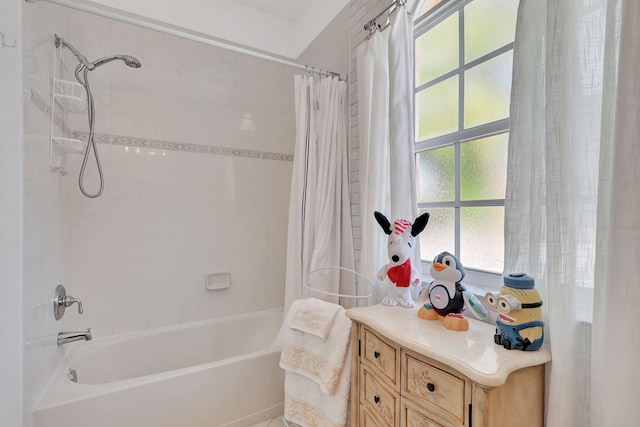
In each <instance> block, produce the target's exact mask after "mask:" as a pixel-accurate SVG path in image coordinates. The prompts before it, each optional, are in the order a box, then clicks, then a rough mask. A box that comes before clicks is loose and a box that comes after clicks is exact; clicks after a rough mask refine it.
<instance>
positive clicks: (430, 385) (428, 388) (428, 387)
mask: <svg viewBox="0 0 640 427" xmlns="http://www.w3.org/2000/svg"><path fill="white" fill-rule="evenodd" d="M435 389H436V386H435V385H433V384H432V383H429V384H427V390H429V391H430V392H432V393H433V392H434V391H435Z"/></svg>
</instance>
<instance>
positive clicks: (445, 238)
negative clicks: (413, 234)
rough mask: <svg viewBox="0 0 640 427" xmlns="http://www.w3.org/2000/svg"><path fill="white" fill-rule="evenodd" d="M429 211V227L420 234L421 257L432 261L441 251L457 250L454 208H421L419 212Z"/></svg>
mask: <svg viewBox="0 0 640 427" xmlns="http://www.w3.org/2000/svg"><path fill="white" fill-rule="evenodd" d="M424 212H429V223H428V224H427V228H426V229H425V230H424V231H423V232H422V233H420V234H419V236H420V258H422V259H423V260H426V261H431V260H433V258H435V256H436V255H438V254H439V253H440V252H443V251H449V252H451V253H454V251H455V235H454V214H453V208H429V209H419V212H418V214H419V215H422V214H423V213H424Z"/></svg>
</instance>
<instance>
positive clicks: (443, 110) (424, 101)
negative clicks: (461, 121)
mask: <svg viewBox="0 0 640 427" xmlns="http://www.w3.org/2000/svg"><path fill="white" fill-rule="evenodd" d="M415 107H416V112H415V114H416V141H421V140H424V139H428V138H434V137H436V136H441V135H446V134H448V133H451V132H455V131H457V130H458V76H455V77H451V78H449V79H447V80H445V81H443V82H440V83H438V84H436V85H434V86H431V87H429V88H427V89H424V90H422V91H420V92H418V93H417V94H416V105H415Z"/></svg>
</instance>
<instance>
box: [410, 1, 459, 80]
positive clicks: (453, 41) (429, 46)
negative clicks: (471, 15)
mask: <svg viewBox="0 0 640 427" xmlns="http://www.w3.org/2000/svg"><path fill="white" fill-rule="evenodd" d="M458 34H459V32H458V14H457V13H455V14H453V15H451V16H450V17H449V18H447V19H445V20H444V21H442V22H441V23H439V24H438V25H436V26H435V27H434V28H433V29H431V30H429V31H427V32H426V33H424V34H423V35H421V36H420V37H418V38H417V39H416V47H415V61H416V86H420V85H422V84H425V83H427V82H429V81H431V80H433V79H435V78H436V77H440V76H441V75H443V74H445V73H447V72H449V71H451V70H454V69H456V68H458V67H459V65H460V60H459V56H458V51H459V48H458Z"/></svg>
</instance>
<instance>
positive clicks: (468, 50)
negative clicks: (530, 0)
mask: <svg viewBox="0 0 640 427" xmlns="http://www.w3.org/2000/svg"><path fill="white" fill-rule="evenodd" d="M517 12H518V2H517V1H514V0H475V1H473V2H472V3H470V4H469V5H467V6H466V7H465V8H464V48H465V52H464V59H465V64H466V63H469V62H471V61H473V60H474V59H478V58H479V57H481V56H482V55H486V54H487V53H489V52H492V51H494V50H496V49H498V48H500V47H502V46H505V45H507V44H509V43H511V42H513V39H514V37H515V34H516V15H517Z"/></svg>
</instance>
